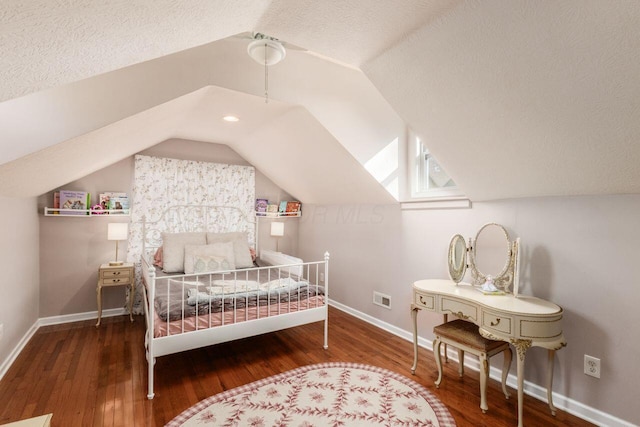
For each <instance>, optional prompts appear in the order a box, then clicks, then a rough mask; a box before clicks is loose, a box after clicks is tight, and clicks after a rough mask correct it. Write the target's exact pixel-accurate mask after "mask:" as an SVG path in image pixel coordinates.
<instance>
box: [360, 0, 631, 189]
mask: <svg viewBox="0 0 640 427" xmlns="http://www.w3.org/2000/svg"><path fill="white" fill-rule="evenodd" d="M406 64H411V66H406ZM363 68H364V70H365V72H366V74H367V76H368V77H370V78H371V80H372V81H373V83H374V84H375V85H376V87H378V88H379V89H380V91H381V92H382V93H383V94H384V95H385V97H386V98H387V100H388V101H389V102H390V103H391V105H392V106H393V107H394V108H395V109H396V111H397V112H398V113H399V114H400V115H401V116H402V117H403V118H404V119H405V120H407V121H408V122H409V123H410V124H411V126H412V127H413V128H414V129H415V131H416V132H417V133H418V134H419V135H420V136H421V137H422V138H423V140H424V141H425V142H426V144H427V146H428V147H429V148H430V150H431V151H432V152H433V153H434V155H435V157H436V158H437V159H438V160H439V162H440V164H441V165H443V166H444V168H445V169H446V170H447V171H448V172H449V174H450V175H451V176H453V177H454V179H455V181H456V182H457V183H458V185H459V186H460V187H461V188H462V189H463V190H464V191H465V192H466V193H467V194H468V195H469V196H471V197H472V198H473V199H474V200H487V199H501V198H514V197H525V196H546V195H572V194H606V193H610V194H611V193H614V194H615V193H637V192H640V167H638V165H640V144H639V143H638V139H639V136H640V79H638V78H637V76H640V3H638V2H630V1H614V2H601V1H581V2H545V1H535V2H515V1H514V2H479V3H477V2H465V3H463V4H461V5H460V6H459V7H457V8H456V9H455V10H452V11H451V12H450V13H449V14H447V15H446V16H443V17H441V19H439V20H438V22H435V23H433V24H432V25H426V26H424V27H422V28H420V29H419V30H418V31H416V32H415V33H413V34H412V35H411V36H409V37H408V38H407V39H405V40H403V41H402V42H401V43H399V44H398V45H397V46H395V47H394V48H393V49H391V50H389V51H387V52H385V53H384V54H382V55H380V56H378V57H377V58H375V59H374V60H372V61H371V62H369V63H368V64H366V65H365V66H364V67H363ZM390 76H394V77H395V78H389V77H390Z"/></svg>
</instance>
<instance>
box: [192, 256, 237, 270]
mask: <svg viewBox="0 0 640 427" xmlns="http://www.w3.org/2000/svg"><path fill="white" fill-rule="evenodd" d="M226 270H234V268H233V267H231V264H230V263H229V260H227V259H226V258H225V257H221V256H202V255H194V256H193V273H205V272H211V271H226Z"/></svg>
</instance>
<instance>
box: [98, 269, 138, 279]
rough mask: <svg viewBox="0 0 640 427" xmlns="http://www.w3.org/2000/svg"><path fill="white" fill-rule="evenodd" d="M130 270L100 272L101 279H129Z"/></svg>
mask: <svg viewBox="0 0 640 427" xmlns="http://www.w3.org/2000/svg"><path fill="white" fill-rule="evenodd" d="M130 271H131V269H129V268H123V269H118V270H102V271H101V274H102V278H103V279H117V278H123V279H124V278H126V277H129V272H130Z"/></svg>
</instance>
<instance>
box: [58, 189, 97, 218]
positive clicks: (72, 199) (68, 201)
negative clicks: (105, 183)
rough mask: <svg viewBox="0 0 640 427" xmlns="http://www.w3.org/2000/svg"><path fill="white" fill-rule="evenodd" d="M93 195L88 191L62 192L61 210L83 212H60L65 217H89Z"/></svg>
mask: <svg viewBox="0 0 640 427" xmlns="http://www.w3.org/2000/svg"><path fill="white" fill-rule="evenodd" d="M90 204H91V195H90V194H89V193H87V192H86V191H67V190H60V209H73V210H78V211H82V212H73V211H70V210H65V211H62V212H60V213H61V214H63V215H89V211H88V209H89V205H90Z"/></svg>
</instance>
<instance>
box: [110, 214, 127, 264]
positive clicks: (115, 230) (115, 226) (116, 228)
mask: <svg viewBox="0 0 640 427" xmlns="http://www.w3.org/2000/svg"><path fill="white" fill-rule="evenodd" d="M128 228H129V227H128V224H127V223H126V222H115V223H110V224H107V240H115V241H116V260H115V261H110V262H109V265H122V264H123V262H122V261H118V241H120V240H127V231H128Z"/></svg>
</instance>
